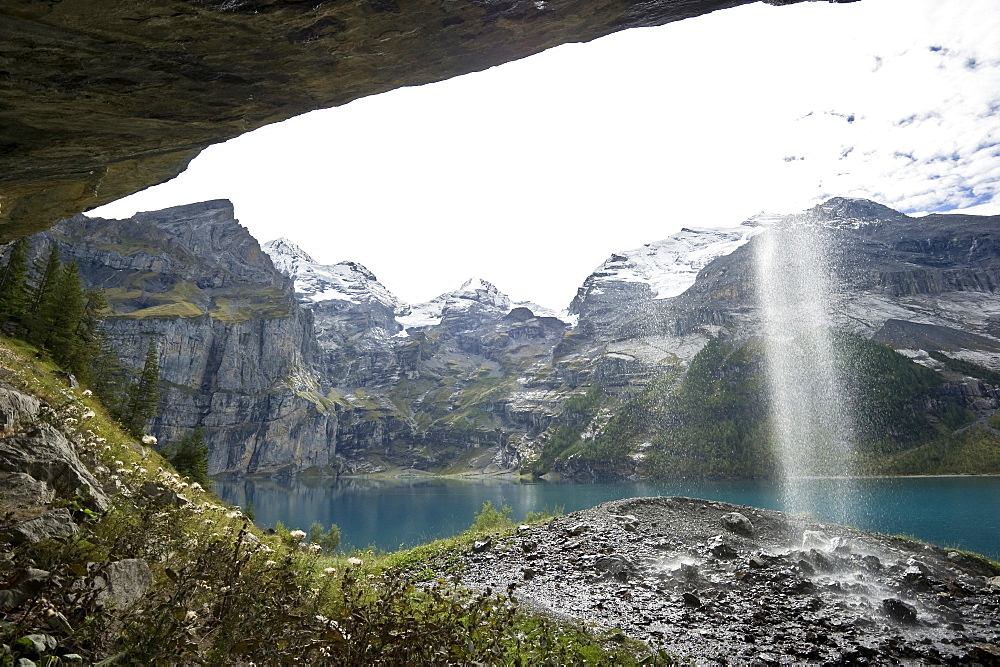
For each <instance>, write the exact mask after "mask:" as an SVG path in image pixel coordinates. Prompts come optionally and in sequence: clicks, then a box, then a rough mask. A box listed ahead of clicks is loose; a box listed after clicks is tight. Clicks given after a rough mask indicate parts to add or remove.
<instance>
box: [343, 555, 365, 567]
mask: <svg viewBox="0 0 1000 667" xmlns="http://www.w3.org/2000/svg"><path fill="white" fill-rule="evenodd" d="M347 564H348V565H350V566H352V567H357V566H359V565H364V564H365V562H364V561H363V560H361V559H360V558H355V557H354V556H351V557H350V558H348V559H347Z"/></svg>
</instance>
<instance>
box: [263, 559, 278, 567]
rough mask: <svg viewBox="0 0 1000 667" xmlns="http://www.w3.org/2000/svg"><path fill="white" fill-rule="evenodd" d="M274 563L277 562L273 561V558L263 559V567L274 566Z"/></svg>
mask: <svg viewBox="0 0 1000 667" xmlns="http://www.w3.org/2000/svg"><path fill="white" fill-rule="evenodd" d="M275 565H277V563H275V562H274V561H273V560H267V561H264V567H274V566H275Z"/></svg>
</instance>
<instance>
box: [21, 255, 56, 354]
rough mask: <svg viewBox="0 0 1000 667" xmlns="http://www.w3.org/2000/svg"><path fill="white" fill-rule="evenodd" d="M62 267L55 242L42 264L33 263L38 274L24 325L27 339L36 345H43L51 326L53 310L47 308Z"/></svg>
mask: <svg viewBox="0 0 1000 667" xmlns="http://www.w3.org/2000/svg"><path fill="white" fill-rule="evenodd" d="M61 269H62V262H60V261H59V246H58V245H56V244H55V243H53V244H52V248H51V249H50V250H49V255H48V259H46V261H45V263H44V264H39V263H37V262H36V263H35V273H36V274H37V275H38V282H37V283H35V289H34V290H33V291H32V293H31V298H30V301H29V303H28V313H27V316H26V318H25V320H26V321H25V325H26V328H27V330H28V340H29V341H30V342H32V343H35V344H36V345H44V344H45V338H46V337H47V334H48V332H49V331H50V330H51V328H52V324H53V323H52V322H51V321H50V318H51V316H52V314H53V312H54V310H53V309H52V308H49V304H50V303H51V301H52V292H53V290H54V289H55V285H56V281H57V280H58V279H59V274H60V272H61Z"/></svg>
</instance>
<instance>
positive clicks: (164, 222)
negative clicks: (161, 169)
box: [35, 201, 338, 474]
mask: <svg viewBox="0 0 1000 667" xmlns="http://www.w3.org/2000/svg"><path fill="white" fill-rule="evenodd" d="M40 241H41V242H40V243H36V247H35V252H36V253H40V252H42V251H43V249H44V246H45V243H46V242H56V243H58V244H59V245H60V249H61V253H62V256H63V258H64V260H66V261H69V260H71V259H72V260H73V261H76V262H77V264H78V266H79V268H80V273H81V277H82V278H83V280H84V283H85V284H86V286H87V287H100V288H102V289H103V290H104V291H105V293H106V295H107V297H108V300H109V303H110V305H111V307H112V309H113V314H112V316H111V317H109V318H108V319H107V320H106V322H105V332H106V334H107V336H108V337H109V339H110V340H111V341H113V344H114V348H115V350H116V351H117V352H118V354H119V356H120V357H121V360H122V363H123V364H124V365H125V366H127V367H131V368H141V367H142V363H143V359H144V356H145V351H146V348H147V345H148V341H149V339H153V340H154V341H155V342H156V345H157V349H158V351H159V366H160V379H161V387H162V393H161V399H160V404H159V410H158V416H157V417H156V420H155V422H154V423H152V424H150V430H151V432H153V433H154V434H155V435H156V436H157V437H158V438H160V440H162V441H164V442H171V441H176V440H178V439H179V438H180V437H181V436H182V435H184V434H185V433H187V432H188V431H190V429H192V428H193V427H194V426H196V425H200V426H202V427H203V429H204V432H205V435H206V439H207V442H208V443H209V450H210V458H209V470H210V471H211V472H212V473H237V474H253V473H262V474H263V473H276V472H280V471H287V470H298V469H302V468H304V467H310V466H316V467H329V466H330V465H331V464H332V463H333V462H334V459H335V455H336V434H337V424H338V421H337V416H336V413H335V410H334V409H333V408H332V407H331V406H330V405H329V404H327V403H325V402H324V400H323V397H322V393H321V392H320V391H319V389H318V388H319V380H318V379H317V377H316V376H315V374H314V373H313V371H312V368H311V365H310V364H311V360H312V358H313V357H314V356H315V353H316V342H315V335H314V333H313V328H312V318H311V316H310V314H309V313H308V312H306V311H303V310H302V309H301V308H300V307H299V306H298V304H297V303H296V300H295V297H294V293H293V291H292V283H291V281H290V280H288V279H287V278H286V277H285V276H284V275H282V274H281V273H280V272H278V271H276V270H275V269H274V266H273V265H272V263H271V260H270V258H269V257H268V255H267V254H266V253H264V252H263V251H262V250H261V249H260V246H259V245H258V244H257V242H256V240H254V239H253V237H251V236H250V234H249V233H248V232H247V231H246V229H244V228H243V227H241V226H240V225H239V223H238V221H237V220H236V219H235V218H234V217H233V209H232V205H231V204H230V203H229V202H228V201H211V202H203V203H200V204H193V205H190V206H179V207H175V208H171V209H166V210H164V211H158V212H156V213H141V214H139V215H137V216H135V217H134V218H132V219H130V220H114V221H110V220H102V219H90V218H87V217H86V216H77V217H75V218H71V219H69V220H66V221H63V222H62V223H60V224H59V225H57V226H56V227H55V228H53V230H52V231H51V232H49V233H47V234H45V235H43V236H42V237H41V239H40Z"/></svg>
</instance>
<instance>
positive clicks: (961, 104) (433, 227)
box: [97, 0, 1000, 307]
mask: <svg viewBox="0 0 1000 667" xmlns="http://www.w3.org/2000/svg"><path fill="white" fill-rule="evenodd" d="M996 34H1000V12H997V11H996V5H995V0H968V1H966V2H962V3H955V2H945V1H934V0H865V1H864V2H858V3H850V4H829V3H801V4H798V5H792V6H786V7H771V6H767V5H761V4H756V5H745V6H742V7H739V8H736V9H732V10H726V11H722V12H716V13H713V14H711V15H707V16H704V17H700V18H698V19H692V20H688V21H684V22H681V23H676V24H671V25H668V26H663V27H661V28H647V29H641V30H632V31H627V32H625V33H619V34H616V35H612V36H610V37H607V38H605V39H602V40H597V41H595V42H592V43H590V44H569V45H565V46H562V47H559V48H557V49H552V50H550V51H548V52H546V53H545V54H541V55H540V56H537V57H534V58H529V59H525V60H522V61H518V62H514V63H509V64H507V65H504V66H502V67H498V68H494V69H492V70H490V71H488V72H483V73H480V74H477V75H470V76H466V77H460V78H457V79H453V80H450V81H446V82H442V83H439V84H434V85H431V86H423V87H419V88H409V89H403V90H398V91H393V92H391V93H387V94H385V95H380V96H377V97H374V98H367V99H362V100H358V101H357V102H354V103H352V104H350V105H347V106H345V107H341V108H339V109H333V110H327V111H321V112H314V113H311V114H306V115H304V116H301V117H299V118H298V119H295V120H293V121H290V122H287V123H283V124H280V125H278V126H270V127H267V128H263V129H261V130H258V131H257V132H254V133H251V134H249V135H245V136H244V137H241V138H239V139H237V140H234V141H231V142H228V143H227V144H225V145H222V146H218V147H212V148H210V149H208V150H206V151H205V153H204V154H203V156H202V157H200V158H198V159H197V160H195V162H194V163H193V164H192V166H191V168H190V169H189V171H188V172H187V173H186V174H184V175H182V176H181V177H179V178H178V179H176V180H175V181H174V182H172V183H168V184H166V185H164V186H160V187H159V188H154V189H151V190H150V191H148V192H147V193H143V194H142V195H139V196H136V197H135V198H130V199H132V202H135V203H131V202H129V201H128V200H125V201H123V202H122V203H120V204H116V205H112V206H111V207H106V208H105V209H103V210H100V211H98V212H97V213H98V214H103V215H109V216H112V215H117V216H127V215H130V214H131V213H132V212H133V211H134V210H135V209H136V208H142V209H143V210H151V209H156V208H161V207H164V206H168V205H173V204H180V203H187V202H190V201H197V200H201V199H208V198H218V197H227V198H230V199H233V200H234V202H235V204H236V211H237V215H238V216H239V217H240V219H241V220H242V221H243V223H244V224H246V225H247V226H248V227H249V228H250V230H251V231H252V232H253V233H254V234H255V235H257V236H258V238H260V240H261V241H265V240H268V239H270V238H273V237H276V236H288V237H290V238H292V239H294V240H295V241H296V242H298V243H299V244H300V245H302V246H303V247H304V248H306V249H307V250H308V251H309V252H310V253H311V254H313V255H314V256H315V257H317V259H319V260H321V261H324V262H335V261H340V260H344V259H351V260H355V261H359V262H361V263H363V264H366V265H367V266H369V268H371V269H372V270H373V271H374V272H375V273H376V274H377V275H378V276H379V278H380V279H381V280H382V281H383V282H384V283H385V284H386V286H387V287H389V288H390V289H391V290H393V291H395V292H397V293H398V294H399V295H400V297H402V298H403V299H404V300H407V301H411V302H414V301H419V300H426V299H429V298H431V297H433V296H435V295H436V294H438V293H440V292H443V291H446V290H450V289H454V288H456V287H458V285H460V284H461V283H462V282H463V281H464V279H465V278H467V277H469V276H472V275H478V276H482V277H483V278H486V279H488V280H490V281H491V282H494V283H495V284H496V285H497V286H498V287H500V289H503V290H505V291H508V292H509V293H510V294H511V296H512V297H514V298H515V299H531V300H534V301H537V302H540V303H543V304H546V305H552V306H556V307H560V306H564V305H565V304H566V303H568V301H569V300H570V298H571V297H572V295H573V293H574V292H575V288H576V287H577V286H578V285H579V284H580V283H581V282H582V281H583V279H584V278H585V277H586V275H587V274H588V273H589V272H590V271H591V270H592V269H593V268H594V267H596V266H597V265H598V264H600V263H601V262H602V261H603V260H604V259H606V258H607V256H608V255H609V254H610V253H611V252H612V251H614V250H618V249H623V248H630V247H637V246H639V245H641V244H642V243H646V242H650V241H655V240H658V239H661V238H663V237H665V236H667V235H669V234H670V233H673V232H674V231H676V229H677V228H679V227H680V226H682V225H699V226H711V225H720V226H730V225H732V224H734V223H736V222H739V221H740V220H742V219H744V218H746V217H748V216H749V215H751V214H753V213H755V212H757V211H760V210H765V209H766V210H771V211H791V210H800V209H802V208H806V207H808V206H811V205H813V204H814V203H816V202H817V200H819V199H821V198H825V197H828V196H832V195H849V196H864V197H870V198H872V199H876V200H878V201H881V202H883V203H886V204H888V205H891V206H894V207H897V208H901V209H903V210H908V211H939V210H942V211H943V210H949V209H950V208H952V207H963V206H976V207H977V209H976V210H981V211H985V212H996V211H997V209H996V208H993V209H991V208H990V207H991V206H994V207H996V206H997V205H998V204H996V203H991V202H1000V197H998V193H997V185H996V184H997V182H998V181H1000V179H998V175H1000V150H998V149H997V148H996V143H997V142H1000V113H998V110H1000V40H997V39H996V38H995V35H996ZM931 47H935V48H937V47H940V48H939V49H938V50H932V48H931ZM973 61H974V62H975V63H976V65H975V67H970V66H969V65H968V64H969V63H970V62H973ZM851 115H853V121H852V122H848V117H850V116H851ZM789 157H793V158H795V159H792V160H790V161H786V158H789Z"/></svg>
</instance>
